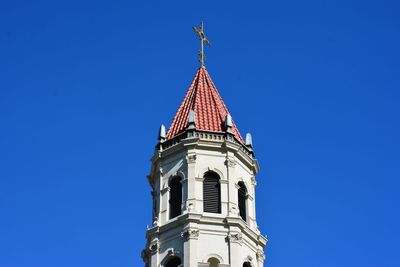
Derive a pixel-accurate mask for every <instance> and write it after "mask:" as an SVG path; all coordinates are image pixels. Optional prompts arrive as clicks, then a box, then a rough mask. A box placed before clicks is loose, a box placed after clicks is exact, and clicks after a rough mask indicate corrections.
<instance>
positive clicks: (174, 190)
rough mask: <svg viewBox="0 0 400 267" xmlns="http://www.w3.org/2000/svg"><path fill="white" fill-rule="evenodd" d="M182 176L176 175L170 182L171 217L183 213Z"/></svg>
mask: <svg viewBox="0 0 400 267" xmlns="http://www.w3.org/2000/svg"><path fill="white" fill-rule="evenodd" d="M181 180H182V179H181V178H180V177H178V176H177V177H174V178H172V179H171V181H170V182H169V188H170V191H169V218H170V219H172V218H175V217H177V216H179V215H181V213H182V208H181V205H182V183H181Z"/></svg>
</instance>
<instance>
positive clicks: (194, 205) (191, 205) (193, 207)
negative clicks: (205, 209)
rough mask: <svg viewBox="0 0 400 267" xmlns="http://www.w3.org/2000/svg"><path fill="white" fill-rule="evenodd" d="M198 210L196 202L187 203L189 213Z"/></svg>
mask: <svg viewBox="0 0 400 267" xmlns="http://www.w3.org/2000/svg"><path fill="white" fill-rule="evenodd" d="M195 209H196V204H195V202H194V201H186V210H187V212H193V211H195Z"/></svg>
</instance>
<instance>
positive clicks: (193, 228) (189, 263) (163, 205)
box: [142, 65, 267, 267]
mask: <svg viewBox="0 0 400 267" xmlns="http://www.w3.org/2000/svg"><path fill="white" fill-rule="evenodd" d="M258 170H259V166H258V162H257V160H256V159H255V156H254V151H253V145H252V140H251V135H250V134H247V135H246V138H245V139H244V138H242V136H241V134H240V132H239V130H238V128H237V126H236V124H235V122H234V121H233V120H232V117H231V116H230V114H229V112H228V109H227V107H226V106H225V104H224V102H223V100H222V98H221V97H220V95H219V93H218V91H217V89H216V87H215V85H214V83H213V82H212V80H211V78H210V76H209V74H208V72H207V70H206V68H205V67H204V66H203V65H202V66H201V67H200V68H199V70H198V71H197V73H196V75H195V77H194V79H193V81H192V83H191V85H190V87H189V89H188V91H187V93H186V95H185V97H184V99H183V101H182V104H181V105H180V107H179V109H178V111H177V113H176V115H175V117H174V119H173V121H172V124H171V125H170V127H169V129H168V131H166V129H165V127H164V126H163V125H162V126H161V127H160V131H159V143H158V144H157V146H156V150H155V153H154V155H153V157H152V159H151V170H150V174H149V175H148V177H147V178H148V181H149V183H150V186H151V188H152V197H153V211H152V218H153V224H152V226H150V227H149V228H148V230H147V233H146V238H147V243H146V247H145V249H144V250H143V251H142V258H143V260H144V262H145V266H146V267H177V266H184V267H195V266H196V267H198V266H199V267H200V266H203V267H205V266H221V267H228V266H229V267H242V266H245V267H250V266H251V267H262V266H263V264H264V259H265V256H264V248H265V246H266V244H267V239H266V238H265V237H264V236H263V235H262V234H261V233H260V231H259V229H258V227H257V223H256V208H255V186H256V174H257V172H258Z"/></svg>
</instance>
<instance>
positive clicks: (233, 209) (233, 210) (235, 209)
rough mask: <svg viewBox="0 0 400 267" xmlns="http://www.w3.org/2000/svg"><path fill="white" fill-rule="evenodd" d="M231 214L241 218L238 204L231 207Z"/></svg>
mask: <svg viewBox="0 0 400 267" xmlns="http://www.w3.org/2000/svg"><path fill="white" fill-rule="evenodd" d="M229 213H231V214H233V215H235V216H239V209H238V207H237V206H236V204H233V205H232V206H231V208H230V209H229Z"/></svg>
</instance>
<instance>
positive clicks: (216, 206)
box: [203, 172, 221, 213]
mask: <svg viewBox="0 0 400 267" xmlns="http://www.w3.org/2000/svg"><path fill="white" fill-rule="evenodd" d="M203 210H204V212H211V213H221V186H220V182H219V176H218V175H217V174H216V173H211V172H210V173H206V175H205V176H204V182H203Z"/></svg>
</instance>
